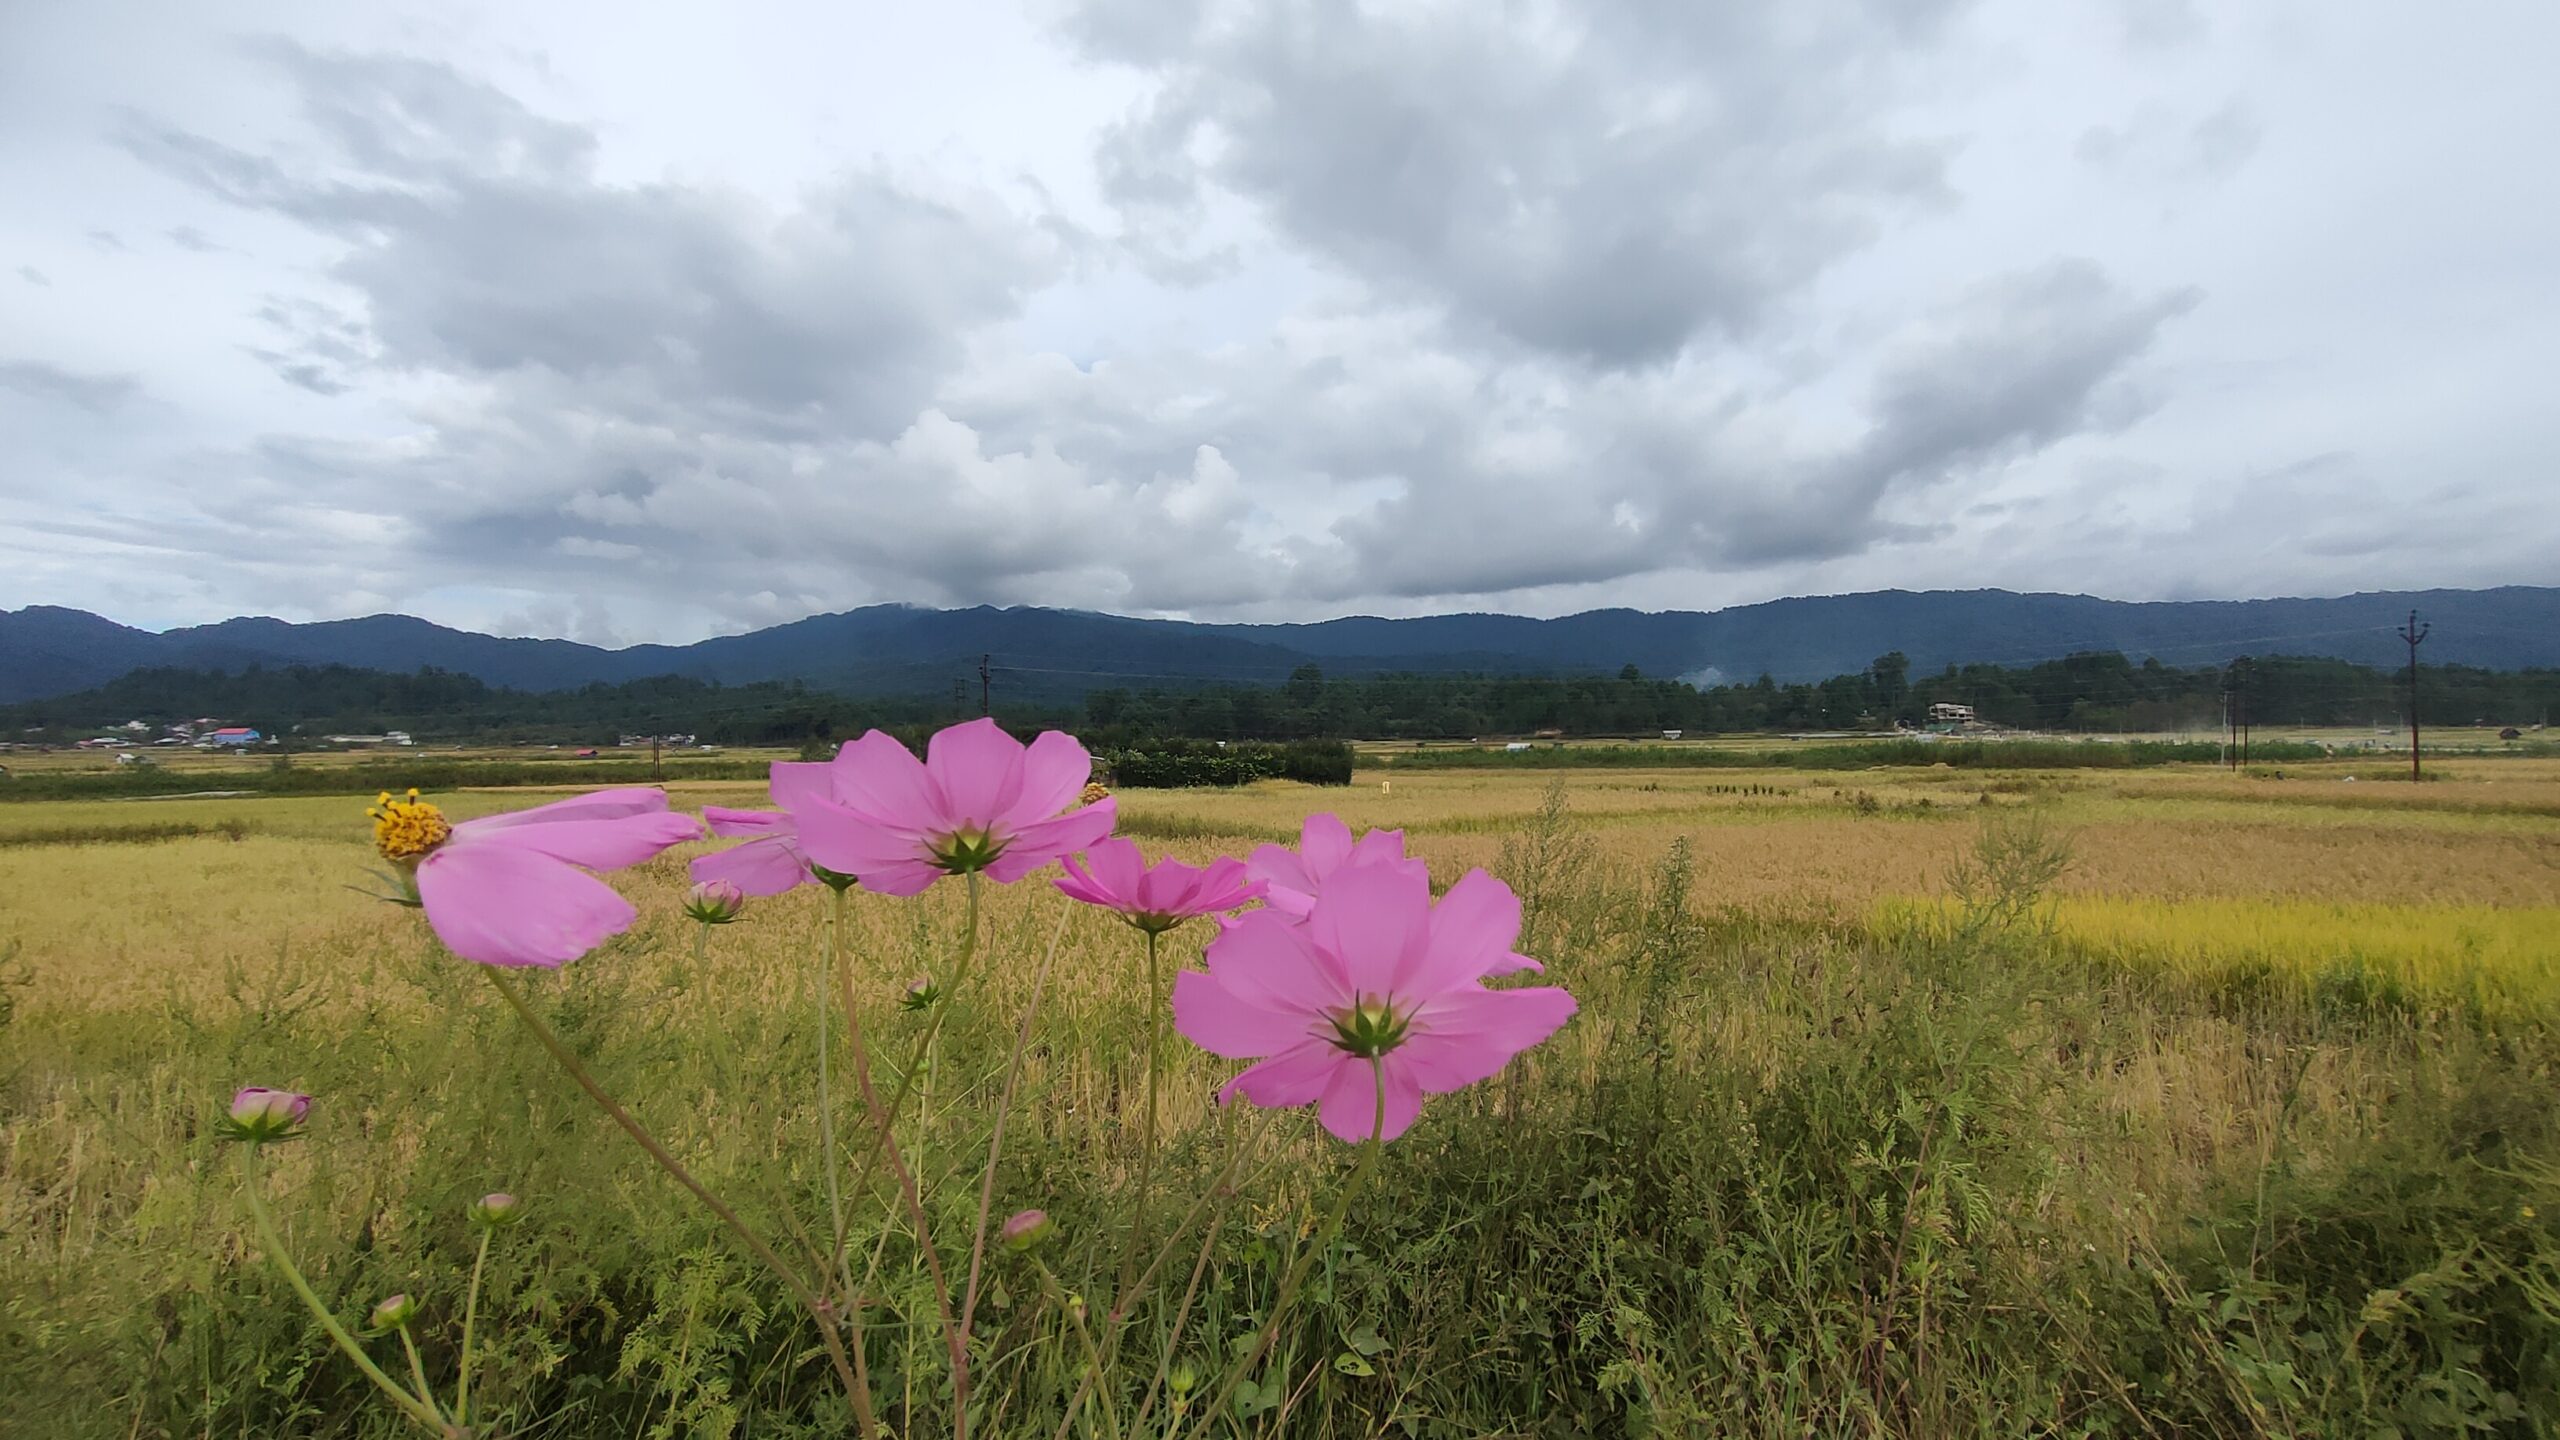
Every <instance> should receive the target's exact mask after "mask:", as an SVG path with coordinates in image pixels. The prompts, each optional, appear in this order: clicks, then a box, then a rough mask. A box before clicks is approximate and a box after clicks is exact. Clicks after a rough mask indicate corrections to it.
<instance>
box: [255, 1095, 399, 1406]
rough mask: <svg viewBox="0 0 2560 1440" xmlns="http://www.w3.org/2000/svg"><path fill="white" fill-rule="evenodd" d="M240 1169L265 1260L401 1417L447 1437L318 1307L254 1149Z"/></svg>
mask: <svg viewBox="0 0 2560 1440" xmlns="http://www.w3.org/2000/svg"><path fill="white" fill-rule="evenodd" d="M240 1168H241V1170H242V1171H243V1172H244V1173H245V1174H246V1176H247V1179H248V1184H247V1185H246V1187H244V1188H246V1189H247V1191H248V1193H249V1218H250V1219H251V1220H252V1221H253V1222H254V1223H255V1224H256V1225H257V1227H258V1239H259V1241H260V1243H262V1244H264V1245H265V1246H266V1247H267V1256H268V1258H269V1259H272V1260H274V1261H275V1262H276V1268H277V1269H279V1270H281V1271H283V1272H284V1278H285V1283H287V1284H289V1285H291V1286H292V1287H293V1293H294V1294H296V1295H299V1296H301V1297H302V1303H303V1304H304V1305H305V1306H308V1307H309V1308H310V1311H311V1314H312V1317H313V1318H315V1319H317V1320H318V1321H319V1322H320V1328H321V1329H323V1330H326V1331H327V1332H329V1339H330V1340H331V1341H332V1342H333V1343H335V1344H336V1345H337V1347H338V1349H339V1350H341V1351H343V1352H344V1353H345V1354H346V1357H347V1358H348V1359H350V1360H353V1361H354V1362H356V1368H357V1369H359V1370H361V1371H363V1372H364V1374H365V1378H366V1379H368V1380H371V1381H372V1382H373V1383H374V1384H375V1385H376V1386H377V1387H379V1388H380V1389H381V1391H382V1393H383V1394H385V1395H387V1396H389V1397H391V1403H392V1404H394V1405H397V1406H399V1407H400V1409H401V1412H402V1413H403V1414H406V1415H407V1416H408V1417H409V1418H410V1419H412V1420H415V1421H417V1422H418V1423H419V1424H421V1425H424V1426H426V1427H427V1428H428V1429H430V1430H433V1431H434V1432H436V1433H437V1434H439V1435H443V1434H446V1433H448V1428H447V1426H446V1425H445V1423H444V1417H443V1416H441V1415H438V1414H437V1413H436V1412H435V1409H434V1407H433V1406H431V1405H429V1404H427V1403H426V1402H425V1401H423V1400H420V1399H419V1398H418V1397H417V1396H415V1395H412V1394H410V1393H409V1392H408V1391H407V1390H405V1389H403V1388H402V1387H401V1385H400V1383H399V1382H398V1381H396V1380H393V1379H392V1378H391V1377H390V1376H388V1375H385V1374H384V1373H382V1367H381V1366H379V1365H376V1364H374V1363H373V1357H372V1356H370V1355H367V1354H366V1353H364V1347H363V1346H361V1345H358V1344H357V1343H356V1342H355V1337H353V1336H351V1335H349V1334H348V1333H347V1329H346V1327H345V1326H343V1325H341V1324H339V1323H338V1317H337V1316H335V1315H333V1314H331V1313H330V1312H329V1307H328V1306H326V1305H323V1304H321V1303H320V1297H319V1296H318V1295H315V1294H313V1293H312V1291H311V1282H310V1281H308V1280H305V1279H303V1278H302V1271H301V1269H300V1267H298V1266H296V1265H295V1264H294V1263H293V1256H292V1255H291V1254H290V1253H288V1252H287V1251H286V1250H285V1248H284V1237H283V1236H281V1235H279V1234H277V1233H276V1220H275V1216H274V1215H272V1214H270V1213H269V1212H268V1210H267V1201H266V1197H265V1196H264V1195H262V1194H260V1193H259V1190H260V1187H261V1184H262V1181H261V1180H260V1178H259V1175H258V1147H257V1146H256V1145H251V1146H249V1147H248V1148H247V1149H246V1150H244V1151H242V1152H241V1158H240Z"/></svg>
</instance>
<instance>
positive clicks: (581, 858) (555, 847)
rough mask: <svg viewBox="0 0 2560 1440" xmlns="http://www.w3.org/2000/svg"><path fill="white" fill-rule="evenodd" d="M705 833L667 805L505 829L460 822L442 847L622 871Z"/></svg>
mask: <svg viewBox="0 0 2560 1440" xmlns="http://www.w3.org/2000/svg"><path fill="white" fill-rule="evenodd" d="M701 838H702V824H701V822H700V821H697V820H695V819H694V818H693V817H692V816H690V815H677V814H673V813H670V812H667V811H663V810H662V811H658V812H656V813H642V814H636V815H625V816H622V817H620V818H618V819H611V820H555V821H552V822H550V823H549V824H543V825H511V826H506V827H504V828H500V829H485V830H471V831H465V830H463V829H462V828H460V827H459V826H457V827H455V830H454V832H453V838H452V839H451V840H449V841H447V842H446V843H445V845H444V846H443V848H444V849H447V850H499V849H505V850H529V851H532V852H534V853H535V854H539V855H548V856H550V857H551V858H552V859H554V860H566V861H568V862H569V863H570V864H572V865H584V866H586V867H587V868H588V869H590V870H619V869H621V868H622V867H623V866H625V865H637V864H639V863H640V862H641V861H643V860H646V859H648V858H649V857H650V856H652V855H655V854H657V853H658V852H659V851H661V850H664V849H666V848H667V847H668V846H670V845H681V844H683V843H684V842H685V841H687V840H699V839H701Z"/></svg>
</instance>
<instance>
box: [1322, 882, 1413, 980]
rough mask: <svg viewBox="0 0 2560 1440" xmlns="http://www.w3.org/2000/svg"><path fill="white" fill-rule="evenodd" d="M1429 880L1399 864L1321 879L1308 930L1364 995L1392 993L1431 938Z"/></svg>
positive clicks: (1347, 978) (1323, 950)
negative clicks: (1337, 961) (1321, 887)
mask: <svg viewBox="0 0 2560 1440" xmlns="http://www.w3.org/2000/svg"><path fill="white" fill-rule="evenodd" d="M1430 923H1431V882H1430V881H1429V880H1427V879H1424V878H1423V877H1421V876H1418V875H1415V874H1413V873H1412V872H1411V871H1410V870H1407V869H1406V868H1404V867H1403V866H1400V865H1351V866H1346V867H1344V868H1342V869H1340V870H1336V871H1335V872H1333V873H1332V874H1330V875H1328V876H1326V877H1325V878H1324V889H1323V890H1321V891H1320V892H1318V893H1317V895H1316V904H1315V908H1314V909H1313V910H1311V911H1309V912H1308V913H1307V929H1308V931H1309V932H1310V934H1311V936H1312V937H1313V939H1314V942H1315V948H1316V949H1318V950H1320V951H1322V952H1324V953H1325V954H1327V955H1331V956H1333V957H1335V958H1336V959H1337V960H1339V961H1340V962H1341V963H1342V964H1343V966H1344V970H1343V976H1344V978H1345V979H1346V980H1348V981H1349V982H1350V984H1351V988H1352V989H1353V990H1354V991H1355V992H1357V993H1359V994H1362V995H1370V996H1387V995H1392V994H1395V993H1396V989H1395V986H1396V980H1397V979H1398V977H1400V976H1402V975H1404V974H1406V973H1407V972H1408V970H1409V969H1410V967H1411V965H1412V962H1413V960H1414V959H1415V958H1416V957H1418V956H1419V955H1420V954H1421V952H1422V947H1423V943H1424V942H1425V941H1426V940H1427V939H1428V938H1429V936H1430Z"/></svg>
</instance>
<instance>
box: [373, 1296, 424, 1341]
mask: <svg viewBox="0 0 2560 1440" xmlns="http://www.w3.org/2000/svg"><path fill="white" fill-rule="evenodd" d="M417 1318H418V1302H417V1301H415V1300H412V1299H410V1298H409V1297H408V1295H407V1294H406V1293H405V1292H404V1293H402V1294H398V1295H393V1296H389V1297H387V1298H385V1299H384V1300H383V1302H382V1303H381V1304H379V1305H376V1306H374V1307H373V1316H372V1318H371V1319H369V1320H367V1321H366V1322H365V1329H366V1330H367V1331H369V1332H371V1333H373V1334H375V1335H388V1334H390V1333H391V1332H392V1331H394V1330H406V1329H408V1328H409V1322H410V1321H412V1320H415V1319H417Z"/></svg>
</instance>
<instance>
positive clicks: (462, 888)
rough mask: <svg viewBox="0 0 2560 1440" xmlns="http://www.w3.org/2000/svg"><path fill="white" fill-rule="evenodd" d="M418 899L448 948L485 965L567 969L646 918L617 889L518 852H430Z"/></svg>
mask: <svg viewBox="0 0 2560 1440" xmlns="http://www.w3.org/2000/svg"><path fill="white" fill-rule="evenodd" d="M572 823H575V822H572ZM418 898H419V900H420V901H421V902H423V903H424V905H425V907H426V911H427V923H428V924H429V925H431V926H433V927H435V932H436V938H437V939H439V940H442V941H443V942H444V945H445V948H446V949H448V950H450V951H452V952H453V953H454V954H456V955H459V956H461V957H462V958H463V959H465V960H473V961H477V962H479V963H480V964H483V965H510V966H522V965H539V966H544V967H556V966H560V965H565V964H567V963H568V962H570V961H572V960H575V959H577V958H578V957H579V956H581V955H584V954H586V953H587V952H588V951H590V950H592V949H594V948H595V947H596V946H597V945H599V944H602V943H603V942H604V941H605V940H606V939H607V938H608V937H610V936H612V935H614V934H616V933H618V932H620V931H621V930H622V929H624V928H625V927H627V926H628V925H630V924H631V922H632V921H634V920H636V919H638V918H639V912H638V911H636V910H634V909H632V908H631V902H629V901H627V900H625V899H623V898H622V897H621V896H619V895H617V894H615V893H614V892H613V887H612V886H610V885H607V884H605V883H604V882H603V881H601V880H598V879H596V878H595V877H594V876H592V875H588V874H585V873H583V872H581V871H579V870H578V869H576V868H575V867H573V866H571V865H568V864H566V863H564V862H562V861H559V860H555V859H553V858H551V857H550V856H547V855H543V854H540V853H538V852H536V851H533V850H528V849H523V848H519V847H516V846H511V845H483V844H471V845H454V844H448V845H444V846H441V847H439V848H438V849H436V850H434V851H432V852H430V853H429V854H428V856H427V858H426V859H424V860H422V861H420V862H419V864H418Z"/></svg>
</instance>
